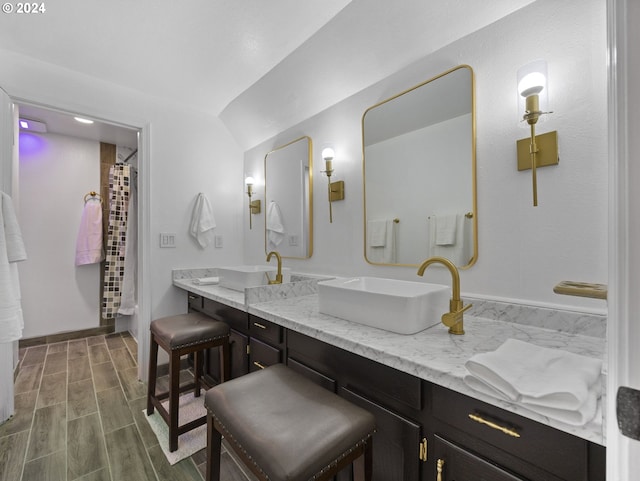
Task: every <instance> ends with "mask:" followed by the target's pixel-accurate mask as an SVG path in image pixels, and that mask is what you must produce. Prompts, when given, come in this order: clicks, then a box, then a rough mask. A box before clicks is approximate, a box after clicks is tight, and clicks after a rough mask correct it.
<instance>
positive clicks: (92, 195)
mask: <svg viewBox="0 0 640 481" xmlns="http://www.w3.org/2000/svg"><path fill="white" fill-rule="evenodd" d="M90 199H97V200H99V201H100V202H102V197H101V196H100V194H98V193H97V192H95V191H93V190H92V191H91V192H89V193H87V194H85V196H84V203H85V204H86V203H87V201H88V200H90Z"/></svg>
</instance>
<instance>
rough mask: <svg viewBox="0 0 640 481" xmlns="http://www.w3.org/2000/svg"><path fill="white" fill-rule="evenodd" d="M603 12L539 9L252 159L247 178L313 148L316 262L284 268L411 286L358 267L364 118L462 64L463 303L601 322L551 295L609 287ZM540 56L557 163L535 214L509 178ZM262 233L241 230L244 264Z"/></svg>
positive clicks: (514, 177) (462, 43)
mask: <svg viewBox="0 0 640 481" xmlns="http://www.w3.org/2000/svg"><path fill="white" fill-rule="evenodd" d="M605 7H606V5H605V1H604V0H589V1H587V2H585V1H578V0H572V1H564V2H556V1H553V0H538V1H537V2H535V3H533V4H531V5H529V6H527V7H525V8H523V9H522V10H519V11H517V12H515V13H514V14H512V15H510V16H508V17H505V18H504V19H502V20H500V21H498V22H496V23H494V24H492V25H489V26H488V27H486V28H484V29H482V30H480V31H478V32H476V33H474V34H472V35H469V36H468V37H466V38H463V39H461V40H459V41H457V42H455V43H453V44H451V45H449V46H447V47H445V48H443V49H441V50H439V51H437V52H435V53H433V54H431V55H428V56H426V57H425V58H424V59H422V60H420V61H419V62H416V63H415V64H413V65H410V66H408V67H407V68H406V69H404V70H402V71H400V72H398V73H397V74H394V75H393V76H391V77H389V78H388V79H386V80H384V81H382V82H380V83H379V84H375V85H373V86H372V87H369V88H367V89H365V90H363V91H361V92H360V93H358V94H356V95H354V96H352V97H350V98H348V99H346V100H344V101H342V102H340V103H338V104H337V105H335V106H333V107H331V108H329V109H327V110H325V111H324V112H322V113H320V114H318V115H316V116H314V117H312V118H310V119H308V120H305V121H304V122H301V123H299V124H297V125H295V126H294V127H292V128H290V129H288V130H287V131H285V132H283V133H281V134H279V135H278V136H276V137H274V138H272V139H270V140H268V141H266V142H263V143H261V144H259V145H257V146H255V147H253V148H251V149H250V150H248V151H247V152H246V153H245V170H254V171H259V170H258V169H259V167H260V161H261V159H262V157H263V156H264V154H265V153H266V152H268V151H270V150H271V149H273V147H275V146H277V145H281V144H282V143H285V142H287V141H290V140H292V139H295V138H297V137H299V136H301V135H309V136H310V137H311V138H312V139H313V143H314V159H315V160H316V162H315V165H316V168H315V172H314V192H316V193H317V194H316V196H315V199H314V222H315V231H314V232H315V233H314V235H315V239H314V254H313V257H312V258H311V259H310V260H308V261H294V260H289V261H288V262H286V263H285V264H286V265H288V266H289V267H293V268H294V269H295V270H299V271H307V272H318V273H328V274H336V275H354V274H369V275H376V276H384V277H395V278H402V279H411V280H417V279H418V278H417V277H416V274H415V269H413V268H399V267H378V266H370V265H368V264H367V263H366V262H365V260H364V256H363V211H362V154H361V151H362V147H361V131H360V121H361V116H362V114H363V113H364V111H365V110H366V109H367V108H368V107H370V106H372V105H374V104H376V103H377V102H379V101H381V100H383V99H386V98H388V97H390V96H391V95H393V94H395V93H398V92H400V91H402V90H404V89H406V88H408V87H411V86H413V85H416V84H418V83H420V82H422V81H424V80H426V79H428V78H431V77H433V76H435V75H437V74H439V73H441V72H443V71H444V70H446V69H448V68H451V67H453V66H455V65H459V64H469V65H470V66H471V67H472V68H473V69H474V72H475V76H476V77H475V78H476V119H477V163H478V223H479V256H478V262H477V263H476V264H475V265H474V266H473V267H472V268H471V269H469V270H467V271H463V272H462V273H461V280H462V291H463V294H467V295H478V296H485V297H491V298H499V299H509V300H512V301H514V302H522V303H526V304H533V305H539V304H542V305H552V306H558V307H564V308H570V309H578V310H600V311H603V310H604V309H605V305H604V303H603V302H602V301H597V300H592V299H584V298H577V297H566V296H559V295H555V294H554V293H553V291H552V289H553V286H554V285H555V284H557V283H558V282H560V281H562V280H579V281H587V282H601V283H606V282H607V162H606V158H607V110H606V65H607V63H606V62H607V59H606V29H605V27H606V25H605V20H606V10H605ZM541 57H542V58H545V59H546V60H547V62H548V68H549V78H550V79H549V81H550V107H551V108H552V109H553V110H554V112H555V113H554V114H552V115H551V116H549V119H548V120H547V121H546V122H545V123H544V124H542V125H541V126H540V128H539V129H538V130H539V133H543V132H546V131H551V130H558V132H559V144H560V147H559V148H560V159H561V160H560V165H559V166H557V167H549V168H545V169H540V171H539V172H538V196H539V206H538V207H536V208H534V207H532V205H531V204H532V201H531V197H532V196H531V187H530V186H531V175H530V172H518V171H517V168H516V155H515V150H516V147H515V145H516V140H517V139H520V138H523V137H526V134H527V131H526V130H522V129H520V128H519V126H518V123H519V122H518V116H519V115H520V116H521V114H522V113H519V112H517V101H516V99H517V97H516V72H517V70H518V68H519V67H521V66H522V65H524V64H526V63H528V62H530V61H532V60H534V59H536V58H541ZM327 142H330V143H332V144H333V145H334V146H335V150H336V159H335V160H334V168H335V174H334V177H335V180H341V179H342V180H345V182H346V198H345V200H344V201H342V202H337V203H335V204H334V206H333V223H332V224H329V223H328V205H327V200H326V196H325V195H322V193H323V192H325V189H326V178H325V177H324V176H323V175H322V174H320V173H319V170H321V167H318V166H319V164H320V162H319V161H318V159H320V152H321V148H322V145H323V144H325V143H327ZM332 180H334V178H332ZM245 203H246V199H245ZM245 206H246V204H245ZM246 215H247V214H245V224H246V223H247V222H248V221H247V220H246ZM260 222H262V225H260ZM263 227H264V216H254V228H253V230H252V231H248V229H247V228H245V261H246V262H247V263H261V262H263V261H264V260H263V257H262V252H263V249H264V247H263V231H262V230H261V229H262V228H263ZM448 277H449V275H448V273H446V272H445V271H443V270H441V271H439V270H437V269H434V270H433V271H431V272H427V273H426V274H425V280H427V281H434V282H443V283H448V282H450V279H449V278H448Z"/></svg>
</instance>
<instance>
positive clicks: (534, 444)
mask: <svg viewBox="0 0 640 481" xmlns="http://www.w3.org/2000/svg"><path fill="white" fill-rule="evenodd" d="M432 409H433V416H434V417H435V418H437V419H439V420H441V421H443V422H445V423H447V424H448V425H450V426H453V427H454V428H457V429H459V430H461V431H462V432H464V433H466V434H469V435H471V436H473V437H474V438H477V439H479V440H481V441H482V442H483V443H488V444H490V445H492V446H495V447H497V448H499V449H501V450H503V451H505V452H507V453H509V454H511V455H513V456H516V457H517V458H520V459H523V460H527V462H531V461H532V460H535V463H536V465H537V466H538V467H539V468H541V469H543V470H545V471H547V472H549V473H553V474H554V475H556V476H558V477H559V478H561V479H565V480H567V481H579V480H587V479H589V477H588V473H587V471H588V469H587V467H588V449H589V443H588V442H587V441H585V440H584V439H580V438H578V437H576V436H572V435H570V434H567V433H565V432H562V431H559V430H557V429H554V428H552V427H550V426H545V425H544V424H541V423H538V422H536V421H533V420H530V419H527V418H524V417H522V416H520V415H518V414H514V413H511V412H509V411H505V410H504V409H500V408H498V407H495V406H492V405H490V404H486V403H483V402H482V401H478V400H476V399H473V398H471V397H468V396H465V395H462V394H460V393H456V392H454V391H451V390H449V389H446V388H443V387H440V386H435V385H434V386H433V390H432ZM470 415H472V416H474V417H477V419H482V420H485V421H488V422H491V423H493V424H495V425H496V426H499V427H503V428H505V429H506V430H508V431H510V432H513V433H517V434H518V435H519V437H515V436H512V435H510V434H508V433H506V432H503V431H502V430H500V429H497V428H496V427H490V426H489V425H487V424H484V423H482V422H478V420H473V419H471V418H470ZM492 457H493V456H492Z"/></svg>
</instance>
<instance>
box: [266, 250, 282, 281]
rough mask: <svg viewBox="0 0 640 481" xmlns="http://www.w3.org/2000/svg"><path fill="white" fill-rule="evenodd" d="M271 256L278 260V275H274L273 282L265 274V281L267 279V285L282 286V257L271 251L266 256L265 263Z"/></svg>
mask: <svg viewBox="0 0 640 481" xmlns="http://www.w3.org/2000/svg"><path fill="white" fill-rule="evenodd" d="M271 256H276V259H277V260H278V273H277V274H276V278H275V280H271V279H270V278H269V274H267V279H269V284H282V257H280V254H278V253H277V252H276V251H271V252H269V253H268V254H267V262H269V261H270V260H271Z"/></svg>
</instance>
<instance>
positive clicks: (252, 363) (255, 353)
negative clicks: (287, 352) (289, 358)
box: [249, 339, 282, 372]
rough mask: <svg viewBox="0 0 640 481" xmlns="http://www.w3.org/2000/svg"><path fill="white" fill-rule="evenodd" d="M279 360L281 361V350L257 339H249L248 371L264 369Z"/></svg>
mask: <svg viewBox="0 0 640 481" xmlns="http://www.w3.org/2000/svg"><path fill="white" fill-rule="evenodd" d="M280 362H282V351H281V350H280V349H277V348H275V347H272V346H270V345H269V344H265V343H264V342H260V341H258V340H257V339H251V340H249V371H251V372H253V371H257V370H258V369H264V368H265V367H269V366H271V365H273V364H278V363H280Z"/></svg>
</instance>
